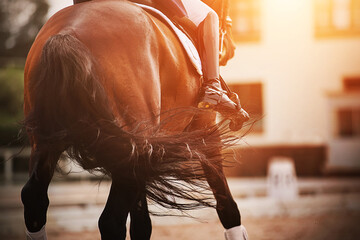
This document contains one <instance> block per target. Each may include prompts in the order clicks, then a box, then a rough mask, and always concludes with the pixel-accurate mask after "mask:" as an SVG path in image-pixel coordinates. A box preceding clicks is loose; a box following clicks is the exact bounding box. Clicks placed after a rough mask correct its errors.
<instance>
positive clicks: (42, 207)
mask: <svg viewBox="0 0 360 240" xmlns="http://www.w3.org/2000/svg"><path fill="white" fill-rule="evenodd" d="M59 156H60V153H57V154H51V153H49V152H47V151H45V150H41V149H39V148H36V149H35V148H33V149H32V153H31V156H30V178H29V180H28V181H27V183H26V184H25V186H24V187H23V189H22V191H21V200H22V202H23V204H24V219H25V225H26V228H27V229H26V235H27V239H30V240H38V239H41V240H46V232H45V223H46V212H47V209H48V206H49V198H48V195H47V190H48V186H49V183H50V181H51V179H52V176H53V174H54V169H55V165H56V162H57V161H58V159H59Z"/></svg>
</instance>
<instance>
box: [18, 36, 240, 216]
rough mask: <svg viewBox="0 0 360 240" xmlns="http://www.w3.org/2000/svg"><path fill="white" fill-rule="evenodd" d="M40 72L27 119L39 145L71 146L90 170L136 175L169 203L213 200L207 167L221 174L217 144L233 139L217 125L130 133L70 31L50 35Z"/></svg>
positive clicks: (181, 205) (182, 206)
mask: <svg viewBox="0 0 360 240" xmlns="http://www.w3.org/2000/svg"><path fill="white" fill-rule="evenodd" d="M35 75H36V76H37V78H36V79H35V78H34V77H33V78H32V79H30V81H29V86H28V89H30V103H31V104H30V105H31V111H30V112H29V114H27V116H26V119H25V121H24V125H25V128H26V131H27V132H28V134H29V135H30V137H31V138H33V139H34V141H35V142H36V144H37V146H38V147H39V148H46V149H47V151H64V150H66V151H67V152H68V154H69V155H70V156H71V157H72V159H74V160H75V161H76V162H78V163H79V164H80V165H81V166H82V167H83V168H84V169H87V170H94V169H95V170H100V171H103V172H104V173H105V174H108V175H110V176H111V177H113V178H115V177H116V178H124V179H133V180H136V182H137V183H138V184H140V185H141V186H145V191H146V194H147V196H148V198H150V199H152V200H153V201H155V202H157V203H159V204H161V205H162V206H164V207H170V208H176V209H179V210H187V209H193V208H197V207H201V206H212V204H213V201H212V198H210V195H206V194H204V191H206V190H208V189H207V188H208V187H207V185H206V184H205V181H204V180H205V174H204V172H203V171H202V168H203V167H206V168H208V169H212V170H213V171H212V172H213V173H214V174H216V173H217V169H218V168H217V167H218V166H219V163H220V162H221V160H222V158H221V156H220V154H219V151H218V149H221V148H222V147H224V146H226V145H228V144H231V140H233V139H231V138H226V140H222V141H220V137H221V136H220V135H221V132H222V131H220V130H219V128H218V127H217V126H214V127H212V128H209V129H204V130H199V131H192V132H184V133H179V134H176V135H164V134H161V133H160V132H159V131H156V130H155V129H157V128H158V127H159V126H152V127H153V129H152V131H149V129H146V131H144V130H134V131H126V130H125V129H124V127H123V126H120V125H119V123H118V122H117V121H116V119H115V117H114V116H113V114H112V112H111V109H110V107H109V104H108V100H107V95H106V92H105V90H104V88H103V86H102V85H101V83H100V81H99V75H98V74H97V72H96V61H95V60H94V59H93V57H92V55H91V53H90V52H89V50H88V49H87V48H86V47H85V46H84V45H83V44H82V43H81V42H80V41H79V40H78V39H77V38H75V37H73V36H72V35H70V34H58V35H55V36H52V37H51V38H50V39H49V40H48V41H47V43H46V44H45V46H44V47H43V52H42V55H41V62H40V65H39V67H38V72H37V73H36V74H35ZM35 75H34V76H35ZM139 129H140V128H139ZM149 132H153V134H151V135H149ZM205 153H206V154H205ZM115 175H116V176H115ZM184 183H186V184H184ZM179 199H185V200H190V201H180V202H179V201H178V200H179Z"/></svg>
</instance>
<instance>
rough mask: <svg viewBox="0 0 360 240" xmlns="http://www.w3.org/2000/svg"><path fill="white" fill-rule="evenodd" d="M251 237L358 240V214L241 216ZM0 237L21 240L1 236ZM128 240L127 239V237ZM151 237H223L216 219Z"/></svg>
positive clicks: (91, 237)
mask: <svg viewBox="0 0 360 240" xmlns="http://www.w3.org/2000/svg"><path fill="white" fill-rule="evenodd" d="M243 223H244V225H245V226H246V228H247V230H248V233H249V236H250V239H252V240H357V239H360V227H359V223H360V213H359V212H346V213H345V212H343V213H333V214H326V215H318V216H307V217H299V218H290V217H274V218H262V219H258V218H256V219H244V222H243ZM1 239H4V240H5V239H7V240H23V239H24V238H20V237H16V238H15V237H11V236H3V237H2V238H1ZM48 239H49V240H79V239H81V240H98V239H100V235H99V233H98V231H90V232H77V233H73V232H72V233H70V232H58V231H49V232H48ZM127 239H130V238H129V237H128V238H127ZM151 239H154V240H195V239H196V240H223V239H224V237H223V229H222V227H221V225H220V223H218V222H211V223H199V224H191V225H178V226H170V227H169V226H155V227H154V228H153V233H152V238H151Z"/></svg>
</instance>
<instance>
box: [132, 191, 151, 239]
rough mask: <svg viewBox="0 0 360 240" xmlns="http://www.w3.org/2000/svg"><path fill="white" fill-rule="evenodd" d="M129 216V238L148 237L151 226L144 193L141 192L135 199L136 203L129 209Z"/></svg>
mask: <svg viewBox="0 0 360 240" xmlns="http://www.w3.org/2000/svg"><path fill="white" fill-rule="evenodd" d="M130 217H131V222H130V236H131V239H135V240H145V239H150V236H151V231H152V226H151V219H150V216H149V210H148V205H147V201H146V195H145V194H142V195H141V196H140V198H139V199H138V200H137V203H136V204H135V205H134V207H133V209H132V210H131V211H130Z"/></svg>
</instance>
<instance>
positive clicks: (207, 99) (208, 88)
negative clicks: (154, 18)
mask: <svg viewBox="0 0 360 240" xmlns="http://www.w3.org/2000/svg"><path fill="white" fill-rule="evenodd" d="M182 3H183V5H184V7H185V9H186V12H187V17H188V18H189V19H190V20H191V21H192V22H193V23H194V24H195V25H196V26H197V29H198V41H199V49H200V58H201V62H202V70H203V77H204V85H203V92H202V96H201V99H200V101H199V107H200V108H213V107H215V108H216V107H219V108H218V110H227V111H230V112H231V111H233V110H236V109H237V105H236V104H235V103H234V102H233V101H232V100H230V98H229V97H228V96H227V95H226V93H225V91H223V90H222V88H221V84H220V79H219V76H220V75H219V17H218V15H217V13H216V12H215V11H214V10H212V9H211V8H210V7H209V6H207V5H206V4H205V3H203V2H202V1H200V0H182Z"/></svg>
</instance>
